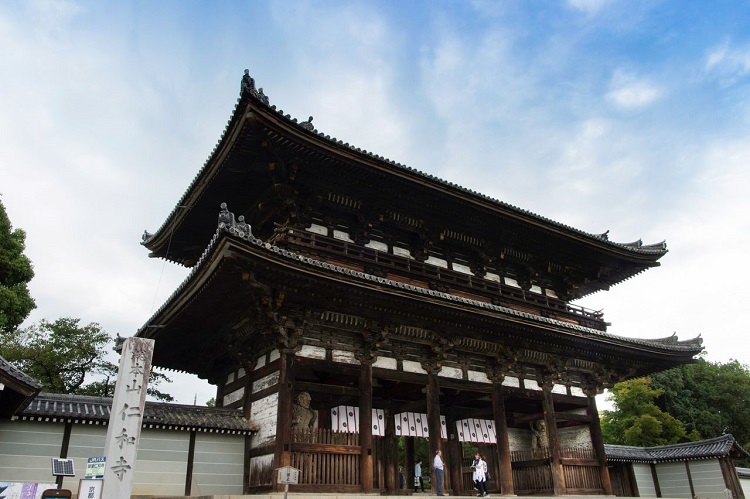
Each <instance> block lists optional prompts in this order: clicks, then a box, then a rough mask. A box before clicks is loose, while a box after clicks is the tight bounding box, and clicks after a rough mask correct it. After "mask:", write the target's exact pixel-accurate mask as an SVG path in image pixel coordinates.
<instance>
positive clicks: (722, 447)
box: [604, 433, 750, 462]
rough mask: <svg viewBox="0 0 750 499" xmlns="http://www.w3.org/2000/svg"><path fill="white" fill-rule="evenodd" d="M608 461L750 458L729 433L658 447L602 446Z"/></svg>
mask: <svg viewBox="0 0 750 499" xmlns="http://www.w3.org/2000/svg"><path fill="white" fill-rule="evenodd" d="M604 452H605V453H606V454H607V460H608V461H625V462H663V461H684V460H688V459H708V458H718V457H727V456H732V457H750V454H748V452H747V451H746V450H745V449H743V448H742V447H741V446H740V445H739V444H738V443H737V441H736V440H735V439H734V436H732V434H731V433H728V434H726V435H721V436H720V437H715V438H709V439H707V440H700V441H698V442H687V443H682V444H672V445H662V446H659V447H631V446H628V445H608V444H605V445H604Z"/></svg>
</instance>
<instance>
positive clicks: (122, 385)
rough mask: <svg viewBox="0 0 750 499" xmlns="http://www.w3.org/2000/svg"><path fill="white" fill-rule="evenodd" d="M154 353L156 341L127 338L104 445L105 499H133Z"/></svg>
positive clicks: (123, 347)
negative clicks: (132, 493)
mask: <svg viewBox="0 0 750 499" xmlns="http://www.w3.org/2000/svg"><path fill="white" fill-rule="evenodd" d="M153 353H154V340H149V339H145V338H128V339H126V340H125V342H124V343H123V345H122V352H121V354H120V368H119V371H118V373H117V383H116V384H115V396H114V398H113V400H112V409H111V412H110V415H109V426H108V427H107V440H106V441H105V443H104V456H105V457H106V458H107V466H106V468H105V470H104V487H103V490H102V497H106V498H107V499H130V492H131V490H132V488H133V476H134V475H135V460H136V456H137V455H138V443H139V439H140V436H141V426H142V424H143V411H144V408H145V406H146V388H147V387H148V377H149V373H150V372H151V358H152V356H153Z"/></svg>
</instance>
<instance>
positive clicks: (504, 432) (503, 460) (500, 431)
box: [492, 379, 515, 496]
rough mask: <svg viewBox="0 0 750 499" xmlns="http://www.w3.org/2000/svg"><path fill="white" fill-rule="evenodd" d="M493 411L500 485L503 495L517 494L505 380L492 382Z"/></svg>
mask: <svg viewBox="0 0 750 499" xmlns="http://www.w3.org/2000/svg"><path fill="white" fill-rule="evenodd" d="M492 413H493V416H494V418H495V432H496V433H497V455H498V456H497V457H498V460H497V462H498V464H499V467H500V476H499V477H498V485H500V493H501V494H502V495H507V496H512V495H515V491H514V488H513V468H512V466H511V461H510V442H509V441H508V422H507V420H506V419H505V396H504V393H503V381H502V380H501V379H499V380H493V382H492Z"/></svg>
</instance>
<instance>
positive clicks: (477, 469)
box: [471, 451, 489, 497]
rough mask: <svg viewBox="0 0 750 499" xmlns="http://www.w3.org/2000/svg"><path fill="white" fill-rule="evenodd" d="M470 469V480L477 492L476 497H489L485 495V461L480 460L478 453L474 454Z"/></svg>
mask: <svg viewBox="0 0 750 499" xmlns="http://www.w3.org/2000/svg"><path fill="white" fill-rule="evenodd" d="M471 468H472V469H473V470H474V472H473V473H472V477H471V478H472V479H473V480H474V485H475V488H476V489H477V490H478V491H479V494H477V497H487V496H488V495H489V494H488V493H487V461H485V460H484V459H482V456H481V455H480V454H479V452H478V451H477V452H476V453H475V454H474V461H473V462H472V463H471Z"/></svg>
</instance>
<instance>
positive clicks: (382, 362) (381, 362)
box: [372, 357, 398, 371]
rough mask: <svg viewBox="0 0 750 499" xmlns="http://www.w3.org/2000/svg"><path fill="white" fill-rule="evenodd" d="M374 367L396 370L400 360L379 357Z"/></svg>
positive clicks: (373, 364)
mask: <svg viewBox="0 0 750 499" xmlns="http://www.w3.org/2000/svg"><path fill="white" fill-rule="evenodd" d="M372 367H379V368H381V369H391V370H394V371H395V370H396V368H397V367H398V360H396V359H394V358H393V357H378V359H377V360H376V361H375V362H373V363H372Z"/></svg>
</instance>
